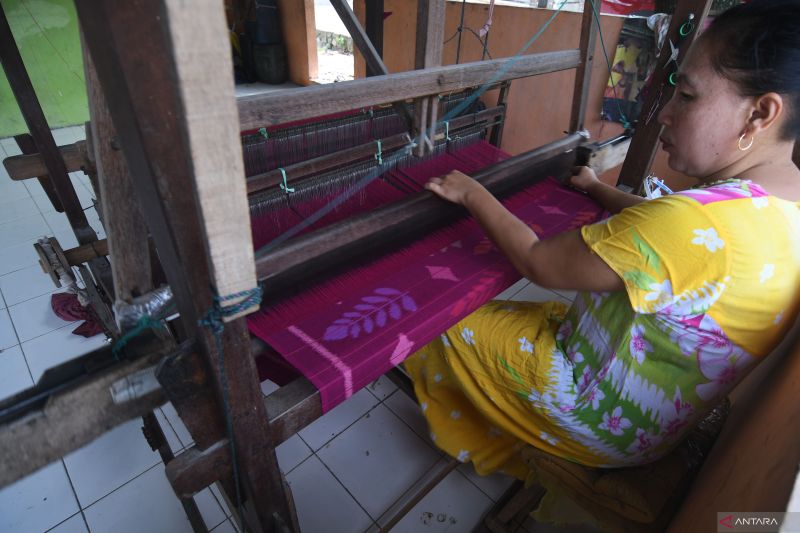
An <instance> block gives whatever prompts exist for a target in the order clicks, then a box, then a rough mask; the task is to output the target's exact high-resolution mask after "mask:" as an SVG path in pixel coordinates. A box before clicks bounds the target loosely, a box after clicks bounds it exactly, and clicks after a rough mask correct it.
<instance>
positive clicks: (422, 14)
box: [414, 0, 445, 156]
mask: <svg viewBox="0 0 800 533" xmlns="http://www.w3.org/2000/svg"><path fill="white" fill-rule="evenodd" d="M444 15H445V5H444V0H419V2H418V3H417V42H416V55H415V60H414V67H415V68H416V69H418V70H419V69H425V68H430V67H438V66H440V65H441V64H442V48H443V47H444ZM414 115H415V116H414V126H415V127H414V133H415V136H416V139H417V143H418V146H417V150H416V154H417V155H418V156H422V155H424V154H426V153H428V152H429V151H431V150H433V138H434V136H435V135H436V121H437V119H438V118H439V102H438V99H436V98H432V97H425V98H422V99H418V100H417V101H416V110H415V113H414Z"/></svg>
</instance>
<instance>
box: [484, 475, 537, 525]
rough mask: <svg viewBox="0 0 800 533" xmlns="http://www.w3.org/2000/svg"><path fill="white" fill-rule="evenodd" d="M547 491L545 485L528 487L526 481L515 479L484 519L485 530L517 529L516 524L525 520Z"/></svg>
mask: <svg viewBox="0 0 800 533" xmlns="http://www.w3.org/2000/svg"><path fill="white" fill-rule="evenodd" d="M545 492H546V491H545V489H544V487H542V486H540V485H531V486H530V487H527V488H526V487H525V483H524V482H522V481H515V482H514V483H513V484H512V485H511V487H509V488H508V490H507V491H506V492H505V494H503V497H502V498H500V500H499V501H498V502H497V503H496V504H495V505H494V507H492V509H491V510H490V511H489V513H488V514H487V515H486V517H485V518H484V519H483V526H484V529H483V530H484V531H491V532H492V533H512V532H513V531H516V524H517V523H522V522H524V521H525V518H526V517H527V515H528V514H529V513H530V512H531V511H533V510H534V509H535V508H536V506H537V505H538V504H539V502H540V501H541V500H542V497H543V496H544V493H545Z"/></svg>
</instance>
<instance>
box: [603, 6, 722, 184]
mask: <svg viewBox="0 0 800 533" xmlns="http://www.w3.org/2000/svg"><path fill="white" fill-rule="evenodd" d="M711 2H712V0H678V2H677V5H676V6H675V13H674V14H673V16H672V22H671V23H670V26H669V30H668V31H667V37H666V39H665V40H664V45H663V47H662V53H661V56H660V58H659V60H658V64H657V65H656V70H655V72H654V73H653V77H652V79H651V80H650V87H651V90H650V92H649V93H648V94H647V98H646V99H645V102H644V105H643V106H642V112H641V115H640V117H639V121H638V123H637V125H636V132H635V133H634V135H633V140H632V141H631V147H630V150H629V156H628V157H627V159H625V163H623V165H622V170H621V171H620V174H619V180H618V181H617V183H618V184H621V185H626V186H628V187H631V189H632V190H633V191H634V192H635V193H636V192H638V191H639V190H640V189H641V186H642V182H643V181H644V178H645V177H646V176H647V173H648V172H650V167H651V166H652V164H653V159H654V158H655V156H656V151H657V150H658V138H659V137H660V136H661V130H662V129H663V128H662V127H661V125H660V124H659V123H658V118H657V117H658V113H659V111H660V110H661V108H662V107H663V106H664V105H666V103H667V102H669V100H670V98H672V93H673V92H674V88H673V86H672V85H670V83H669V80H668V78H669V75H670V72H671V71H670V70H668V69H667V68H665V65H666V63H667V62H669V60H670V53H669V51H670V49H669V42H670V40H671V41H672V42H673V43H676V44H675V45H676V46H679V47H680V58H684V57H686V54H687V53H688V51H689V47H690V46H691V45H692V43H693V42H694V41H695V39H696V38H697V36H698V34H699V33H700V28H702V27H703V24H704V23H705V20H706V16H707V15H708V10H709V8H710V7H711ZM690 14H694V21H693V22H694V31H692V32H691V33H690V34H689V35H687V36H686V37H683V38H682V37H681V36H680V27H681V25H682V24H683V23H685V22H686V21H687V20H688V19H689V15H690Z"/></svg>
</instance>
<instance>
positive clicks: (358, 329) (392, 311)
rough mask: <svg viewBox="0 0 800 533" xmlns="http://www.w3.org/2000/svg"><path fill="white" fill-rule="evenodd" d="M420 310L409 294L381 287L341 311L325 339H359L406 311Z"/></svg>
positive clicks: (326, 333) (398, 317) (323, 337)
mask: <svg viewBox="0 0 800 533" xmlns="http://www.w3.org/2000/svg"><path fill="white" fill-rule="evenodd" d="M415 311H417V303H416V302H415V301H414V298H412V297H411V296H410V295H409V294H408V293H405V292H401V291H399V290H397V289H393V288H390V287H379V288H377V289H375V290H374V291H372V294H369V295H367V296H362V297H361V301H360V302H359V303H357V304H355V305H353V310H350V311H346V312H344V313H342V316H341V317H340V318H337V319H336V320H334V321H333V322H332V323H331V325H330V326H328V328H327V329H326V330H325V333H324V334H323V336H322V339H323V340H325V341H338V340H344V339H348V338H350V339H357V338H359V337H360V336H362V335H370V334H372V333H373V332H375V331H376V330H378V329H380V328H383V327H385V326H386V325H387V324H388V323H389V321H390V319H391V320H400V319H402V318H403V316H404V315H405V314H408V313H413V312H415Z"/></svg>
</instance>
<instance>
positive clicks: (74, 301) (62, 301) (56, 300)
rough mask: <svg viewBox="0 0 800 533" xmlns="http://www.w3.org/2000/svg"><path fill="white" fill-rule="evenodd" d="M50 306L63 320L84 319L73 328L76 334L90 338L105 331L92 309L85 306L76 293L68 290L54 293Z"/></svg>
mask: <svg viewBox="0 0 800 533" xmlns="http://www.w3.org/2000/svg"><path fill="white" fill-rule="evenodd" d="M50 307H52V308H53V313H55V314H56V316H57V317H58V318H60V319H61V320H66V321H67V322H75V321H76V320H83V321H84V322H83V323H82V324H81V325H79V326H78V327H77V328H75V329H74V330H72V333H73V334H74V335H80V336H81V337H87V338H88V337H94V336H95V335H97V334H99V333H102V332H103V327H102V326H101V325H100V322H99V321H98V320H97V318H96V317H95V315H94V313H93V312H92V310H91V309H90V308H88V307H83V306H82V305H81V304H80V302H79V301H78V297H77V296H76V295H75V294H71V293H67V292H59V293H56V294H53V295H52V296H51V297H50Z"/></svg>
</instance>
